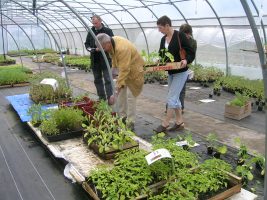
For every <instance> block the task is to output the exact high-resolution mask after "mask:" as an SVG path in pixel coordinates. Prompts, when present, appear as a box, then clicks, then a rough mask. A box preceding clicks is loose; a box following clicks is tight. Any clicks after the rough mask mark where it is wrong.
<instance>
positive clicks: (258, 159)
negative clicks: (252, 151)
mask: <svg viewBox="0 0 267 200" xmlns="http://www.w3.org/2000/svg"><path fill="white" fill-rule="evenodd" d="M252 161H253V162H254V163H255V167H256V169H258V170H259V171H260V174H261V176H264V175H265V157H264V156H263V155H256V156H255V157H254V158H252Z"/></svg>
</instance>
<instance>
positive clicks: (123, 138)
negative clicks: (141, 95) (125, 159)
mask: <svg viewBox="0 0 267 200" xmlns="http://www.w3.org/2000/svg"><path fill="white" fill-rule="evenodd" d="M84 128H85V134H84V136H83V138H84V141H85V142H86V143H87V144H88V146H89V147H90V148H92V149H93V150H94V151H95V152H96V153H97V154H98V155H99V156H100V157H102V158H104V159H112V158H114V156H115V154H116V153H118V152H119V151H122V150H125V149H130V148H136V147H137V148H138V146H139V144H138V142H136V141H135V140H133V139H132V136H134V135H135V134H134V133H133V132H132V131H131V130H130V128H129V127H128V126H127V125H126V124H125V123H124V121H123V119H122V118H119V117H118V116H117V115H114V114H113V113H112V112H111V108H110V107H109V106H108V104H107V103H106V102H105V101H100V102H99V103H98V105H97V107H96V111H95V113H94V115H93V116H92V118H91V119H90V123H89V125H84Z"/></svg>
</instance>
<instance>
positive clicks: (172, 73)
mask: <svg viewBox="0 0 267 200" xmlns="http://www.w3.org/2000/svg"><path fill="white" fill-rule="evenodd" d="M157 26H158V30H159V31H160V32H161V33H163V34H164V36H163V37H162V38H161V42H160V49H159V53H160V56H161V58H162V59H163V60H165V61H169V60H168V59H169V58H168V57H166V56H165V53H166V52H169V53H171V54H172V55H173V57H174V61H175V62H181V68H180V69H175V70H169V71H168V89H169V90H168V96H167V102H166V103H167V104H168V109H167V113H166V116H165V118H164V119H163V121H162V123H161V125H159V126H158V127H157V128H156V129H154V131H155V132H156V133H160V132H166V131H167V130H169V131H176V130H179V129H183V128H184V121H183V118H182V112H181V101H180V99H179V97H180V93H181V90H182V88H183V86H184V84H185V82H186V80H187V77H188V66H187V64H189V63H191V62H192V61H193V60H194V59H195V51H194V49H193V48H192V47H191V46H190V43H189V40H188V39H187V37H186V35H185V34H184V33H182V32H178V31H176V30H174V29H173V27H172V23H171V20H170V18H169V17H167V16H162V17H160V18H159V19H158V21H157ZM181 49H184V51H185V52H186V55H185V57H184V58H181V56H183V55H180V54H182V53H180V50H181ZM174 114H175V124H174V125H173V126H172V127H171V128H169V126H170V120H171V118H172V117H173V115H174ZM168 128H169V129H168Z"/></svg>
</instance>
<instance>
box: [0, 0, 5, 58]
mask: <svg viewBox="0 0 267 200" xmlns="http://www.w3.org/2000/svg"><path fill="white" fill-rule="evenodd" d="M0 11H1V27H2V29H1V34H2V45H3V56H4V60H5V59H6V50H5V42H4V29H3V28H4V27H3V16H2V0H0Z"/></svg>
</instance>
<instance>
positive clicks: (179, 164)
mask: <svg viewBox="0 0 267 200" xmlns="http://www.w3.org/2000/svg"><path fill="white" fill-rule="evenodd" d="M176 141H177V139H167V140H166V139H162V138H159V137H153V138H152V144H153V149H154V150H155V149H161V148H165V149H168V151H169V152H170V154H171V156H172V159H173V161H174V170H179V169H180V168H191V167H195V166H197V165H198V159H197V156H196V155H195V154H194V153H192V152H188V151H185V150H183V148H182V147H179V146H177V145H176ZM168 164H169V165H171V163H170V162H168Z"/></svg>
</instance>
